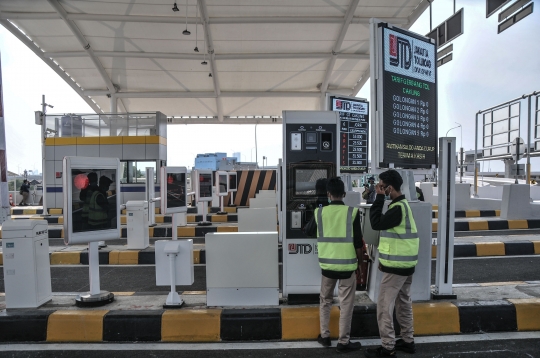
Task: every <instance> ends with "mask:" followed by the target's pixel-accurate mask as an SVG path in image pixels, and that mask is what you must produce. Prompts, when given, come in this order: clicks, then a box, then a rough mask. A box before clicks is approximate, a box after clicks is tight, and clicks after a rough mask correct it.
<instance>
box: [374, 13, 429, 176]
mask: <svg viewBox="0 0 540 358" xmlns="http://www.w3.org/2000/svg"><path fill="white" fill-rule="evenodd" d="M371 26H372V36H371V40H372V42H374V44H373V46H372V49H371V51H372V52H373V53H372V57H371V63H372V64H373V65H372V73H371V78H372V83H373V85H372V96H374V97H375V100H372V101H371V103H372V104H374V106H375V112H374V113H375V116H374V122H375V125H374V126H372V128H373V129H372V138H374V140H373V142H374V144H373V146H374V149H375V150H372V163H373V166H374V167H381V168H391V167H395V168H404V169H406V168H410V169H420V168H426V169H429V168H431V167H432V165H434V164H435V165H437V144H438V143H437V64H436V45H435V43H433V42H432V41H433V40H432V39H429V38H427V37H424V36H421V35H419V34H416V33H414V32H410V31H405V30H402V29H400V28H397V27H393V26H392V25H390V24H387V23H383V22H378V21H376V20H375V19H372V20H371Z"/></svg>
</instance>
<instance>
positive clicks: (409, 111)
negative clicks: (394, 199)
mask: <svg viewBox="0 0 540 358" xmlns="http://www.w3.org/2000/svg"><path fill="white" fill-rule="evenodd" d="M430 3H431V2H429V1H425V0H412V1H405V0H403V1H395V2H394V3H392V4H386V3H385V4H383V5H380V6H372V4H371V3H370V2H369V1H362V0H351V1H348V0H347V1H342V2H339V4H336V5H335V6H332V5H330V4H328V3H327V2H324V1H321V2H317V4H318V5H317V6H310V4H309V3H308V2H305V1H302V0H292V1H290V2H289V3H288V4H287V6H288V9H289V10H286V7H284V6H280V5H279V4H271V5H268V6H267V8H265V9H261V8H259V6H258V5H256V4H254V3H250V4H246V3H243V2H241V1H230V2H229V3H228V5H227V6H225V5H220V4H219V3H217V2H213V3H212V2H210V1H206V0H189V1H187V2H186V3H185V4H184V3H180V2H178V3H171V4H168V3H167V4H166V6H165V5H163V4H158V3H154V2H150V3H148V4H146V3H145V4H143V3H134V4H129V6H130V8H129V9H127V8H125V6H127V3H126V4H123V3H115V4H112V3H111V4H108V3H94V2H92V3H79V2H75V1H56V0H49V1H46V2H45V1H42V2H36V3H24V4H20V3H18V2H14V1H8V2H6V3H4V4H2V3H0V23H1V24H2V25H3V26H4V27H5V28H6V29H7V30H8V31H10V32H11V33H12V34H13V35H15V37H17V38H18V39H19V40H20V41H21V42H22V43H23V44H24V45H26V46H27V47H28V48H29V49H31V50H32V51H33V52H34V53H35V54H36V55H37V56H38V57H39V58H41V59H42V60H43V61H44V62H45V63H47V64H48V65H49V66H50V67H51V68H52V69H53V70H54V71H55V72H56V73H57V74H58V75H59V76H60V77H61V78H63V79H64V80H65V81H66V82H67V83H69V84H70V86H71V87H72V88H73V90H74V91H75V92H76V93H77V94H79V95H80V96H81V98H83V99H84V100H85V101H86V102H87V103H88V105H89V106H90V107H91V108H92V109H93V110H94V111H95V113H62V109H61V108H55V109H54V111H55V112H56V111H57V110H58V112H57V113H58V114H54V113H52V109H47V106H49V105H48V104H47V103H46V102H45V96H44V97H43V99H42V108H41V109H40V110H38V109H39V108H36V112H35V117H34V118H33V120H34V123H31V125H38V126H39V127H40V129H41V133H42V137H41V138H42V156H41V159H42V164H43V182H42V188H43V189H42V190H43V192H42V198H41V205H34V206H31V207H14V208H10V207H3V214H2V215H3V224H2V227H1V241H2V246H1V250H2V255H1V256H0V259H1V261H0V263H1V264H2V272H3V280H2V281H1V284H0V291H1V292H2V294H1V295H0V309H1V311H0V342H3V343H4V342H5V343H15V342H61V343H70V342H181V343H187V342H229V341H238V342H259V341H303V340H306V341H309V340H311V341H315V340H316V338H317V335H318V333H319V291H320V279H321V271H320V266H319V259H318V249H317V239H314V238H310V237H308V236H307V235H306V234H305V232H304V230H303V229H304V228H305V226H306V224H307V223H308V222H310V220H311V219H312V218H313V216H314V212H315V209H317V208H322V207H324V206H325V205H326V204H327V203H328V200H327V197H326V190H325V188H324V187H323V188H322V189H321V188H320V187H319V186H318V183H320V182H321V180H322V179H329V178H331V177H335V176H340V177H341V178H342V180H343V182H344V183H345V185H346V191H347V195H346V201H345V202H346V204H347V205H349V206H353V207H357V208H359V209H360V215H361V220H362V231H363V236H364V241H365V243H366V245H365V247H364V254H365V257H366V259H367V261H369V264H368V265H366V266H365V267H363V268H362V270H361V271H362V272H359V273H358V278H357V280H358V281H357V283H358V284H357V291H356V296H355V309H354V314H353V321H352V331H351V336H352V337H353V338H355V339H356V338H360V339H371V338H376V337H378V335H379V333H378V328H377V319H376V304H375V302H377V296H378V292H379V285H380V281H381V271H379V270H378V262H379V252H378V250H377V246H378V243H379V232H378V231H375V230H373V229H372V228H371V224H370V220H369V215H370V207H371V204H367V203H366V199H365V198H363V196H362V192H363V191H364V190H365V189H364V188H363V187H362V185H361V184H364V183H367V181H369V179H368V178H369V177H371V176H374V177H377V176H378V175H379V174H380V173H382V172H384V171H386V170H388V169H395V170H397V171H398V172H399V173H400V175H401V176H402V178H403V180H404V183H403V186H402V192H403V194H404V195H405V197H406V199H407V200H408V201H409V203H410V207H411V210H412V213H413V216H414V218H415V221H416V225H417V228H418V236H419V238H420V251H419V254H418V265H417V267H416V272H415V275H414V280H413V286H412V288H411V293H412V299H413V302H414V303H413V310H414V320H415V335H416V336H417V337H422V336H435V335H464V334H468V333H481V332H516V331H518V332H533V333H534V334H537V332H538V331H540V321H539V320H538V319H537V318H538V317H540V276H538V270H528V269H527V270H523V267H524V266H526V265H529V266H531V265H532V266H534V265H536V264H538V262H537V261H538V257H539V256H537V255H538V254H540V241H539V240H538V238H537V234H538V230H540V203H538V202H536V199H538V200H540V192H538V193H537V190H536V189H537V186H535V185H533V184H532V183H531V182H532V180H533V177H534V176H535V171H534V170H533V169H534V168H532V165H531V163H530V160H531V158H534V157H535V156H537V155H538V153H539V152H540V149H539V148H540V147H539V146H538V145H537V144H538V142H540V136H539V135H538V133H536V132H537V131H536V129H535V128H536V127H537V126H538V115H539V113H540V112H539V104H540V101H539V98H540V94H539V93H538V92H536V91H535V92H532V93H528V94H526V95H523V96H521V97H517V98H515V99H513V100H508V101H507V102H504V103H501V104H496V103H493V106H492V107H490V108H487V109H481V110H479V111H478V113H477V114H476V118H475V126H476V127H475V128H476V132H475V138H476V143H475V145H476V147H475V150H474V153H469V154H468V156H469V157H472V159H471V160H469V163H468V164H466V162H467V159H466V157H467V154H466V153H465V151H464V150H463V148H461V149H458V146H457V143H458V141H457V138H456V137H450V136H448V135H446V136H440V135H439V130H438V128H439V126H440V122H439V117H440V114H439V112H438V107H439V101H440V98H441V87H439V86H438V71H440V70H439V67H440V66H442V65H444V64H445V63H446V62H445V61H449V58H448V57H447V56H448V55H447V54H445V53H443V52H444V51H448V48H444V46H443V45H445V46H446V45H447V43H450V42H451V41H452V40H453V39H454V38H456V37H458V36H459V35H460V34H461V33H462V32H463V22H461V25H456V21H457V20H459V19H462V17H463V16H464V13H463V9H462V10H460V11H454V14H453V15H451V16H450V18H449V20H448V23H446V22H445V23H443V24H442V25H441V26H443V25H444V26H443V28H444V29H445V30H447V31H446V32H445V33H443V31H442V30H440V28H441V27H440V26H439V27H436V28H435V31H436V32H435V33H429V34H418V33H415V32H412V31H410V27H411V26H412V25H413V24H414V23H415V21H416V20H417V19H418V18H419V16H420V15H421V14H423V13H424V12H426V11H429V10H430ZM526 8H527V7H523V9H521V10H520V9H518V8H517V7H516V8H515V9H514V11H525V10H526ZM291 9H292V10H291ZM179 10H181V11H180V12H181V13H182V14H183V12H184V11H185V17H184V16H179V15H178V12H179ZM231 11H232V13H231ZM287 11H292V12H290V13H287ZM503 11H506V12H510V7H509V8H506V9H505V10H503ZM531 11H532V10H531ZM512 14H513V13H509V15H508V16H510V15H512ZM232 15H234V16H232ZM512 16H514V15H512ZM515 16H517V15H515ZM184 27H185V29H184ZM179 29H180V30H179ZM452 31H453V32H452ZM460 31H461V32H460ZM441 33H443V34H442V35H441ZM452 34H453V35H452ZM60 39H62V40H60ZM194 48H195V50H194ZM441 49H442V50H441ZM441 51H442V52H441ZM368 79H371V81H370V86H371V95H370V98H358V97H356V95H357V93H358V91H359V90H360V89H361V88H362V87H363V86H364V85H366V82H367V80H368ZM49 107H50V106H49ZM471 121H472V118H471ZM180 124H181V125H190V124H208V125H212V126H216V127H218V126H220V125H223V124H240V125H241V124H255V125H261V126H262V125H279V126H281V128H282V147H281V148H279V149H276V150H280V158H281V159H280V160H279V163H274V165H273V166H271V167H265V168H259V167H258V164H255V167H251V166H249V165H245V166H242V165H241V163H240V164H238V163H233V164H231V163H224V166H223V167H222V168H216V169H215V170H213V169H206V168H204V169H203V168H197V169H196V168H193V169H192V170H188V168H187V167H185V166H173V165H169V164H170V163H171V162H173V161H174V159H173V157H174V155H175V153H171V151H168V150H167V149H168V147H169V145H170V143H172V142H173V141H183V140H185V138H172V137H171V136H170V135H168V130H167V129H168V128H170V126H174V125H180ZM524 128H527V129H526V130H525V129H524ZM520 130H521V131H520ZM263 135H264V134H263ZM521 137H525V138H526V139H525V140H524V139H522V138H521ZM199 140H200V141H205V137H204V135H203V134H201V137H200V139H199ZM232 140H242V138H233V139H232ZM4 142H5V139H4ZM208 144H210V143H208ZM461 144H462V143H461ZM462 145H463V144H462ZM537 147H539V148H537ZM186 150H188V149H187V146H186ZM456 153H459V155H456ZM4 155H6V154H4ZM7 155H8V156H9V153H7ZM256 156H257V154H256ZM524 158H526V159H527V165H526V166H521V165H522V164H519V163H518V162H519V161H520V160H521V159H524ZM489 160H504V161H505V166H506V172H507V173H506V174H507V175H506V177H505V178H502V176H501V177H500V178H499V177H488V176H487V175H485V177H482V175H481V173H479V172H480V170H479V165H478V163H479V162H481V161H489ZM224 161H225V162H227V158H224ZM276 164H277V165H276ZM4 169H5V168H2V170H4ZM458 169H459V170H458ZM458 181H459V182H458ZM376 182H377V181H376ZM2 185H3V184H2ZM368 187H369V185H368ZM417 188H418V189H421V191H422V193H423V200H421V199H420V195H419V194H418V193H419V191H418V190H417ZM4 194H6V195H4ZM0 195H2V199H1V200H2V203H4V202H7V198H8V195H7V192H6V193H4V192H1V191H0ZM21 195H22V194H21ZM536 196H538V198H536ZM4 197H5V198H4ZM4 199H5V200H4ZM16 199H19V198H16ZM388 204H389V202H387V203H386V205H388ZM484 259H485V260H484ZM524 259H527V260H531V261H530V262H529V263H524V261H523V260H524ZM503 262H504V264H502V263H503ZM505 265H506V269H505ZM526 267H527V266H526ZM510 268H512V269H510ZM335 296H337V291H336V294H335ZM338 317H339V302H338V300H337V299H335V300H334V306H333V308H332V318H331V326H332V332H331V334H332V338H335V337H337V333H338V332H337V323H338ZM178 349H182V348H181V347H180V348H178Z"/></svg>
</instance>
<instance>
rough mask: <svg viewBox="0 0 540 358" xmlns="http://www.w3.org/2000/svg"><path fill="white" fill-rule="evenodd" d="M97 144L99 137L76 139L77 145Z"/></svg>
mask: <svg viewBox="0 0 540 358" xmlns="http://www.w3.org/2000/svg"><path fill="white" fill-rule="evenodd" d="M96 144H99V137H77V145H96Z"/></svg>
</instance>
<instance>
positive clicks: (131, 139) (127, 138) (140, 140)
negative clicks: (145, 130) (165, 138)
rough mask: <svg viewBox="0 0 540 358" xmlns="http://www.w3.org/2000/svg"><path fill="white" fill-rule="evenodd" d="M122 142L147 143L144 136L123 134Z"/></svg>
mask: <svg viewBox="0 0 540 358" xmlns="http://www.w3.org/2000/svg"><path fill="white" fill-rule="evenodd" d="M122 144H146V138H145V137H144V136H123V137H122Z"/></svg>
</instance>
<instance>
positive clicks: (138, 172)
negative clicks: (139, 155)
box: [120, 160, 157, 184]
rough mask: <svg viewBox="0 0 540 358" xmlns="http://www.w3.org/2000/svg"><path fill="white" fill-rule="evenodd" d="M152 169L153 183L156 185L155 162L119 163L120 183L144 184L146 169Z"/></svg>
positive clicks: (130, 161)
mask: <svg viewBox="0 0 540 358" xmlns="http://www.w3.org/2000/svg"><path fill="white" fill-rule="evenodd" d="M147 167H153V168H154V178H153V180H154V183H157V168H156V162H155V161H149V162H146V161H133V160H128V161H123V162H120V168H121V169H120V173H121V177H120V183H122V184H145V183H146V168H147Z"/></svg>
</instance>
